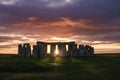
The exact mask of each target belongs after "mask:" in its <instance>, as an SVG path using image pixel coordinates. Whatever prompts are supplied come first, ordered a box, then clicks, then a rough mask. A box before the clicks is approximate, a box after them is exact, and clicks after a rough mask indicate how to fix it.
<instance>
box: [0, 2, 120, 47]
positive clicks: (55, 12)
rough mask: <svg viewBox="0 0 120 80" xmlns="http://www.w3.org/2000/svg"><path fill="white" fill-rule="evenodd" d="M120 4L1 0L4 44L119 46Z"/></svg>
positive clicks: (0, 38)
mask: <svg viewBox="0 0 120 80" xmlns="http://www.w3.org/2000/svg"><path fill="white" fill-rule="evenodd" d="M119 3H120V1H119V0H57V1H56V0H29V1H27V0H0V34H1V35H0V44H5V45H8V46H12V45H14V44H17V43H19V42H20V43H22V42H30V43H31V44H33V42H35V41H37V40H40V41H59V40H58V39H60V40H61V41H76V42H77V43H79V44H91V45H101V44H119V43H120V33H119V31H120V10H119V9H120V5H119ZM51 5H52V6H51ZM10 42H11V44H8V43H10ZM2 46H3V45H2ZM8 46H6V47H8ZM113 46H115V45H113ZM103 47H104V46H103ZM118 47H119V46H118ZM4 48H5V46H4Z"/></svg>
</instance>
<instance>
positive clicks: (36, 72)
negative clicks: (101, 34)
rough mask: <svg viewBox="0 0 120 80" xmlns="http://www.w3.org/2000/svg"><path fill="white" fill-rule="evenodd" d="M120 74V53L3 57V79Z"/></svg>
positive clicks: (101, 78)
mask: <svg viewBox="0 0 120 80" xmlns="http://www.w3.org/2000/svg"><path fill="white" fill-rule="evenodd" d="M47 63H59V64H62V65H60V66H53V65H48V64H47ZM119 75H120V55H119V54H112V55H96V56H95V57H79V58H74V57H66V58H61V57H56V58H50V57H48V58H20V57H9V56H8V57H5V56H0V80H120V76H119Z"/></svg>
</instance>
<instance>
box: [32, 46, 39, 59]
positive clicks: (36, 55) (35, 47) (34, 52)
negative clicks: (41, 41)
mask: <svg viewBox="0 0 120 80" xmlns="http://www.w3.org/2000/svg"><path fill="white" fill-rule="evenodd" d="M32 53H33V57H38V54H37V45H33V51H32Z"/></svg>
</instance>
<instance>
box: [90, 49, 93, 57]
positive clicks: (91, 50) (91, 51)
mask: <svg viewBox="0 0 120 80" xmlns="http://www.w3.org/2000/svg"><path fill="white" fill-rule="evenodd" d="M90 56H94V47H91V48H90Z"/></svg>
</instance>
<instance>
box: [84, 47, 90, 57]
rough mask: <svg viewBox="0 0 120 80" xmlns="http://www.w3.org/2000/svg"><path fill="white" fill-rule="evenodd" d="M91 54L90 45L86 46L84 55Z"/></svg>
mask: <svg viewBox="0 0 120 80" xmlns="http://www.w3.org/2000/svg"><path fill="white" fill-rule="evenodd" d="M88 54H89V45H86V46H85V51H84V56H88Z"/></svg>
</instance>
